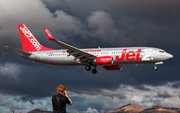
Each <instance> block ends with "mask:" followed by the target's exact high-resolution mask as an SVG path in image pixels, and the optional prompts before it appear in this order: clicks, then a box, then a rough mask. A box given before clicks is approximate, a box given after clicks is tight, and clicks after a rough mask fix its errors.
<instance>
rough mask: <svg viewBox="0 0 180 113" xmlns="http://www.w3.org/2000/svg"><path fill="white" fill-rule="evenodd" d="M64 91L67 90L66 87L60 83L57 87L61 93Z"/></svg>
mask: <svg viewBox="0 0 180 113" xmlns="http://www.w3.org/2000/svg"><path fill="white" fill-rule="evenodd" d="M64 91H65V87H64V86H63V85H59V86H58V87H57V92H58V93H59V94H61V93H64Z"/></svg>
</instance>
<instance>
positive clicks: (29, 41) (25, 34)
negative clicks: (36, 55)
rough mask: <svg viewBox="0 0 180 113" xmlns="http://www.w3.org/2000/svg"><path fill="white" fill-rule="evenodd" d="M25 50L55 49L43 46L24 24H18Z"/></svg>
mask: <svg viewBox="0 0 180 113" xmlns="http://www.w3.org/2000/svg"><path fill="white" fill-rule="evenodd" d="M18 29H19V34H20V38H21V43H22V47H23V50H24V51H26V52H35V51H48V50H54V49H51V48H47V47H44V46H42V45H41V44H40V43H39V42H38V41H37V40H36V38H35V37H34V36H33V35H32V33H31V32H30V31H29V30H28V28H27V27H26V26H25V25H24V24H18Z"/></svg>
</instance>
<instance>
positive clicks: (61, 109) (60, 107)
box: [52, 94, 70, 113]
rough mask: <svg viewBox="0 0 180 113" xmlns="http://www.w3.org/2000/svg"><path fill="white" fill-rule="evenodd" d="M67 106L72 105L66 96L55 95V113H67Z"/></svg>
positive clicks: (53, 98) (53, 102)
mask: <svg viewBox="0 0 180 113" xmlns="http://www.w3.org/2000/svg"><path fill="white" fill-rule="evenodd" d="M57 97H58V99H59V101H58V99H57ZM66 104H70V101H69V99H68V98H67V97H66V96H64V95H61V94H57V95H54V96H53V97H52V106H53V113H66Z"/></svg>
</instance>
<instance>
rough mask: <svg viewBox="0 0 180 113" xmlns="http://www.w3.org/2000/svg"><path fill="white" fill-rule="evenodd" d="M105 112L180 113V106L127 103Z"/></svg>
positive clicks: (38, 111) (37, 111)
mask: <svg viewBox="0 0 180 113" xmlns="http://www.w3.org/2000/svg"><path fill="white" fill-rule="evenodd" d="M28 113H53V112H52V111H42V110H39V109H34V110H32V111H30V112H28ZM105 113H180V108H171V107H159V106H152V107H149V108H147V109H146V108H143V107H139V106H135V105H132V104H127V105H125V106H122V107H119V108H117V109H114V110H110V111H107V112H105Z"/></svg>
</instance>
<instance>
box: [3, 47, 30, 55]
mask: <svg viewBox="0 0 180 113" xmlns="http://www.w3.org/2000/svg"><path fill="white" fill-rule="evenodd" d="M5 47H6V48H8V49H11V50H13V51H15V52H17V53H19V54H22V55H32V53H29V52H25V51H23V50H19V49H16V48H12V47H8V46H5Z"/></svg>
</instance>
